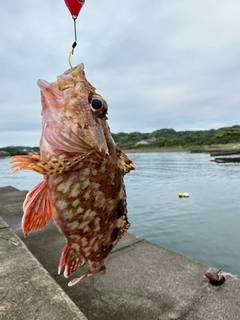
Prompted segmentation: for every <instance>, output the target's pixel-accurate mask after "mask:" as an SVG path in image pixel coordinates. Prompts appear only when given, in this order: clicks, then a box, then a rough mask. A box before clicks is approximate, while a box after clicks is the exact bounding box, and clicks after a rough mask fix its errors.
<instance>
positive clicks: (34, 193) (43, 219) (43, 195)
mask: <svg viewBox="0 0 240 320" xmlns="http://www.w3.org/2000/svg"><path fill="white" fill-rule="evenodd" d="M23 211H24V215H23V218H22V230H23V234H24V236H26V235H27V234H28V233H31V232H36V231H39V230H41V229H43V228H44V227H45V226H46V225H47V224H48V223H49V222H50V220H51V217H52V204H51V200H50V193H49V189H48V185H47V180H46V179H44V180H43V181H42V182H40V183H39V184H38V185H36V186H35V187H34V188H33V189H32V190H31V191H30V192H29V193H28V194H27V196H26V199H25V201H24V203H23Z"/></svg>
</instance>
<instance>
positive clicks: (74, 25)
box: [68, 16, 77, 69]
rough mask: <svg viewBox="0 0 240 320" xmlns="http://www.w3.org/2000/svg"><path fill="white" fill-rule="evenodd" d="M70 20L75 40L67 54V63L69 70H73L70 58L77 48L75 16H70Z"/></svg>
mask: <svg viewBox="0 0 240 320" xmlns="http://www.w3.org/2000/svg"><path fill="white" fill-rule="evenodd" d="M72 18H73V29H74V38H75V40H74V42H73V44H72V48H71V51H70V52H69V55H68V63H69V65H70V67H71V69H73V67H72V64H71V56H72V55H73V53H74V49H75V48H76V46H77V23H76V20H77V17H76V16H72Z"/></svg>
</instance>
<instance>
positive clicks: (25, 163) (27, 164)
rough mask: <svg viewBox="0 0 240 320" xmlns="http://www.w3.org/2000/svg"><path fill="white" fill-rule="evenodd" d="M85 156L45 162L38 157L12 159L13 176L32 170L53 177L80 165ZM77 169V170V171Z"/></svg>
mask: <svg viewBox="0 0 240 320" xmlns="http://www.w3.org/2000/svg"><path fill="white" fill-rule="evenodd" d="M84 157H85V156H78V157H72V158H69V159H67V158H64V159H56V158H55V159H54V158H53V159H51V160H50V161H48V162H43V161H41V160H40V157H39V156H37V155H33V156H14V157H11V159H10V170H11V171H12V175H13V174H15V173H16V172H18V171H21V170H30V171H34V172H36V173H39V174H43V175H51V174H55V173H61V172H63V171H69V170H70V169H73V167H76V166H77V164H80V163H81V161H82V160H83V159H84ZM76 169H77V168H75V170H76Z"/></svg>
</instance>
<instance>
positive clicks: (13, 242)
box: [0, 236, 18, 246]
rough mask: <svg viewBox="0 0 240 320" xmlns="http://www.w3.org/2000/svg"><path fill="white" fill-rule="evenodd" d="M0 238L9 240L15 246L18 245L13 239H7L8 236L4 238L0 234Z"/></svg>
mask: <svg viewBox="0 0 240 320" xmlns="http://www.w3.org/2000/svg"><path fill="white" fill-rule="evenodd" d="M0 239H2V240H5V241H10V242H11V243H12V244H14V245H15V246H17V245H18V243H17V242H15V241H13V240H11V239H8V238H4V237H1V236H0Z"/></svg>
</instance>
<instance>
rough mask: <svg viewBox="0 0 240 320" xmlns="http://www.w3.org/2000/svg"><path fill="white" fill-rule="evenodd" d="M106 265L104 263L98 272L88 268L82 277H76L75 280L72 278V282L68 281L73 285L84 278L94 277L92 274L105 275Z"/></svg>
mask: <svg viewBox="0 0 240 320" xmlns="http://www.w3.org/2000/svg"><path fill="white" fill-rule="evenodd" d="M106 272H107V271H106V267H105V266H104V265H103V266H102V267H101V268H100V269H99V270H98V271H96V272H91V271H90V270H88V271H87V272H86V273H85V274H84V275H82V276H81V277H80V278H75V279H73V280H71V281H70V282H68V286H69V287H72V286H74V285H75V284H77V283H79V282H82V281H83V280H85V279H87V278H89V277H92V276H96V275H104V274H106Z"/></svg>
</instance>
